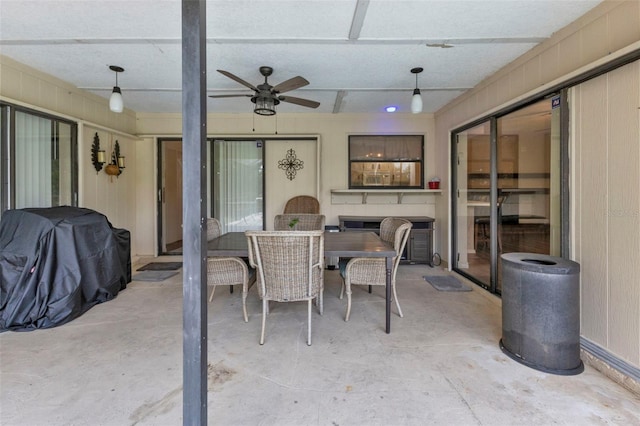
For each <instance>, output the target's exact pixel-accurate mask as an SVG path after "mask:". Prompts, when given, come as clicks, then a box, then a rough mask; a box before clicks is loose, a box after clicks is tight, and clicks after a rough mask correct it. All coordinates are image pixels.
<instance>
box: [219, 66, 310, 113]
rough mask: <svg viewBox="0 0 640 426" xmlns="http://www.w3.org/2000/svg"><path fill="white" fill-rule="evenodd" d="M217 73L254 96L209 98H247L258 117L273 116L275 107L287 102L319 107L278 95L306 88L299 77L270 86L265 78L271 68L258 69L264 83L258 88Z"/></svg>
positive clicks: (270, 71)
mask: <svg viewBox="0 0 640 426" xmlns="http://www.w3.org/2000/svg"><path fill="white" fill-rule="evenodd" d="M218 72H219V73H220V74H222V75H224V76H227V77H229V78H230V79H232V80H235V81H237V82H238V83H240V84H242V85H243V86H247V87H248V88H249V89H251V90H253V91H254V92H255V94H253V95H246V94H244V95H243V94H237V95H210V96H209V97H210V98H235V97H239V96H242V97H247V98H251V102H253V103H254V104H256V105H255V107H254V109H253V112H255V113H256V114H259V115H274V114H275V113H276V109H275V106H276V105H278V104H279V103H280V102H289V103H291V104H296V105H300V106H303V107H308V108H318V107H319V106H320V102H316V101H312V100H309V99H302V98H296V97H293V96H282V95H280V93H284V92H289V91H291V90H295V89H299V88H300V87H303V86H306V85H307V84H309V82H308V81H307V80H306V79H305V78H303V77H300V76H297V77H293V78H290V79H289V80H286V81H283V82H282V83H280V84H278V85H275V86H272V85H270V84H269V83H268V82H267V78H268V77H269V76H270V75H271V74H272V73H273V68H271V67H260V74H262V75H263V76H264V83H262V84H258V86H257V87H256V86H254V85H253V84H251V83H248V82H246V81H244V80H243V79H241V78H240V77H238V76H237V75H234V74H231V73H230V72H229V71H224V70H218Z"/></svg>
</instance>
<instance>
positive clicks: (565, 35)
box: [435, 0, 640, 367]
mask: <svg viewBox="0 0 640 426" xmlns="http://www.w3.org/2000/svg"><path fill="white" fill-rule="evenodd" d="M639 48H640V2H638V1H636V0H632V1H605V2H604V3H602V4H601V5H600V6H598V7H596V8H595V9H593V10H592V11H591V12H589V13H588V14H587V15H585V16H584V17H582V18H581V19H579V20H578V21H576V22H574V23H572V24H571V25H569V26H567V27H566V28H564V29H562V30H561V31H559V32H558V33H556V34H554V36H553V37H552V38H551V39H549V40H548V41H546V42H544V43H542V44H541V45H539V46H538V47H536V48H535V49H532V50H531V51H530V52H528V53H527V54H525V55H523V56H522V57H521V58H519V59H518V60H516V61H514V62H513V63H511V64H510V65H508V66H506V67H504V68H503V69H501V70H500V71H498V72H497V73H496V74H494V75H493V76H491V77H489V78H488V79H486V80H485V81H483V82H482V83H481V84H479V85H478V86H477V87H475V88H474V89H473V90H472V91H470V92H468V93H466V94H465V95H463V96H461V97H459V98H458V99H456V100H455V101H454V102H451V103H450V104H449V105H447V106H446V107H444V108H442V109H441V110H440V111H438V112H437V113H436V115H435V116H436V145H437V146H438V147H442V149H438V150H437V156H438V162H439V163H446V162H447V161H448V159H449V155H450V154H449V149H450V148H449V146H450V143H449V140H450V131H451V130H452V129H454V128H456V127H459V126H461V125H463V124H465V123H467V122H470V121H472V120H473V119H475V118H478V117H481V116H485V115H487V114H488V113H490V112H491V111H495V110H498V109H500V108H503V107H506V106H508V105H509V104H513V103H515V102H517V101H518V100H520V99H523V98H526V97H529V96H532V95H534V94H535V93H537V92H540V91H542V90H544V88H546V87H550V86H552V85H555V84H558V83H560V82H562V81H564V80H567V79H569V78H570V77H572V76H575V75H577V74H579V73H582V72H585V71H587V70H589V69H592V68H594V67H595V66H597V65H601V64H605V63H606V62H607V61H609V60H611V59H612V58H615V57H619V56H621V55H622V54H624V53H628V52H631V51H635V50H637V49H639ZM625 68H628V69H630V71H629V70H628V69H627V70H624V71H623V70H622V69H620V70H619V71H618V70H616V71H614V72H611V73H609V74H608V75H607V76H603V77H600V78H599V80H598V81H597V82H596V81H594V82H588V83H585V84H583V85H581V87H580V88H577V89H575V90H574V91H573V92H574V97H573V98H572V100H570V102H572V104H571V108H572V112H573V113H575V114H576V115H574V116H573V117H572V118H573V120H574V126H576V127H575V128H574V131H573V132H572V151H571V153H570V155H571V157H572V159H573V160H574V161H576V163H574V169H572V179H573V182H574V184H573V188H572V190H571V192H572V197H573V198H572V212H573V216H572V219H571V221H572V224H573V225H574V226H575V228H574V229H573V231H572V232H573V235H572V239H573V242H572V246H571V248H570V250H571V253H572V258H574V259H575V260H577V261H578V262H581V263H582V270H583V273H582V274H581V294H582V300H581V310H582V312H581V316H582V318H581V326H582V330H581V333H582V335H583V337H585V338H587V339H589V340H592V341H594V342H596V343H597V344H599V345H600V346H602V347H603V348H605V349H607V350H608V351H610V352H612V353H613V354H615V355H616V356H618V357H620V358H621V359H624V360H626V361H628V362H629V363H631V364H632V365H635V366H638V367H640V331H639V330H640V324H639V322H640V272H639V270H638V265H639V264H640V245H639V242H638V234H639V233H640V227H639V226H640V225H639V224H638V220H639V218H638V211H640V206H639V205H638V199H639V197H640V196H639V195H638V191H639V188H638V186H639V185H640V182H639V179H640V177H639V174H638V173H639V172H638V169H639V167H640V166H639V162H638V161H639V152H638V150H639V148H638V146H639V144H640V141H639V136H638V131H639V130H638V126H639V124H638V114H639V110H638V105H640V98H639V95H638V89H637V87H638V71H637V69H638V65H637V63H636V64H634V65H630V66H627V67H625ZM586 98H588V99H589V101H588V102H589V103H588V104H584V105H582V106H583V108H582V109H581V113H576V112H575V109H576V108H580V107H581V106H580V104H579V103H580V102H586ZM592 108H593V109H592ZM445 146H446V147H447V148H444V147H445ZM580 170H582V171H583V173H580ZM449 182H450V180H449V177H448V176H447V179H446V180H444V182H443V186H444V187H445V188H447V189H449V186H450V185H449ZM592 189H595V192H593V191H592ZM437 209H438V212H437V216H438V217H443V218H446V217H448V215H449V211H448V209H449V204H448V203H447V202H443V203H439V204H438V205H437ZM612 212H614V213H615V214H614V213H612ZM620 212H622V213H620ZM613 216H617V217H613ZM440 224H441V225H445V222H444V221H443V220H441V221H440ZM447 234H448V229H447V230H446V231H445V232H443V233H442V234H441V235H447ZM443 244H450V241H449V242H443Z"/></svg>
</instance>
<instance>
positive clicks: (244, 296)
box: [242, 286, 249, 322]
mask: <svg viewBox="0 0 640 426" xmlns="http://www.w3.org/2000/svg"><path fill="white" fill-rule="evenodd" d="M247 293H248V291H247V286H242V314H243V315H244V322H249V314H247Z"/></svg>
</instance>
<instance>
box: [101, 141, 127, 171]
mask: <svg viewBox="0 0 640 426" xmlns="http://www.w3.org/2000/svg"><path fill="white" fill-rule="evenodd" d="M124 166H125V161H124V155H120V144H119V143H118V141H116V143H115V145H114V146H113V152H112V153H111V163H109V165H108V166H107V167H105V168H104V171H105V173H106V174H108V175H109V176H115V177H118V176H120V175H121V174H122V170H123V169H124V168H125V167H124Z"/></svg>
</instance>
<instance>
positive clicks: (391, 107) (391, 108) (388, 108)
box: [385, 105, 398, 112]
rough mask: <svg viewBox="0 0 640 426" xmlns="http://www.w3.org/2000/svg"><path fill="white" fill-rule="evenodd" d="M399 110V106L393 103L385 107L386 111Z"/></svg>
mask: <svg viewBox="0 0 640 426" xmlns="http://www.w3.org/2000/svg"><path fill="white" fill-rule="evenodd" d="M397 110H398V107H396V106H393V105H391V106H388V107H386V108H385V111H387V112H396V111H397Z"/></svg>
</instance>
